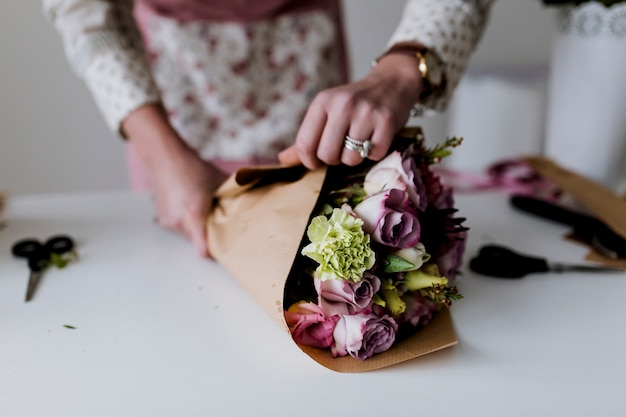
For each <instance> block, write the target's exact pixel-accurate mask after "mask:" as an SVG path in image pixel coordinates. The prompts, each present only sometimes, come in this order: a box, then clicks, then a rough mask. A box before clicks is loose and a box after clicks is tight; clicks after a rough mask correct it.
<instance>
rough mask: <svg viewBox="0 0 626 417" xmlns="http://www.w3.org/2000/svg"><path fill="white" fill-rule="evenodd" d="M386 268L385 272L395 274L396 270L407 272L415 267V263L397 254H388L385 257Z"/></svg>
mask: <svg viewBox="0 0 626 417" xmlns="http://www.w3.org/2000/svg"><path fill="white" fill-rule="evenodd" d="M384 262H385V268H384V272H386V273H388V274H393V273H395V272H405V271H409V270H411V269H412V268H413V267H415V264H412V263H411V262H409V261H407V260H406V259H404V258H401V257H399V256H396V255H387V256H386V257H385V260H384Z"/></svg>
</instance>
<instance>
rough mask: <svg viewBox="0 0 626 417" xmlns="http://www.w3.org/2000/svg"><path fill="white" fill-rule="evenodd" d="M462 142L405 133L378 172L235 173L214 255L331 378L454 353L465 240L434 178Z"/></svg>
mask: <svg viewBox="0 0 626 417" xmlns="http://www.w3.org/2000/svg"><path fill="white" fill-rule="evenodd" d="M459 142H460V140H457V139H454V138H453V139H450V140H448V141H446V142H445V143H444V144H442V145H440V146H437V147H435V148H433V149H426V148H425V147H424V143H423V135H422V133H421V130H420V129H419V128H407V129H406V130H405V131H404V132H401V134H400V135H399V136H398V137H397V138H396V141H395V142H394V147H393V149H392V150H391V152H390V153H389V155H388V157H387V158H385V159H384V160H382V161H380V162H378V163H374V162H372V161H365V162H364V163H363V164H361V165H359V166H356V167H347V166H330V167H323V168H320V169H318V170H314V171H308V170H306V169H305V168H304V167H301V166H300V167H275V166H274V167H258V168H249V169H243V170H239V171H238V172H237V173H235V174H234V175H233V176H231V177H230V178H229V179H228V180H227V181H226V182H225V183H224V184H223V185H222V187H220V189H219V190H218V191H217V193H216V201H215V204H214V208H213V211H212V213H211V214H210V215H209V217H208V219H207V228H208V236H209V247H210V248H211V252H212V254H213V256H214V257H215V259H216V260H217V261H218V262H219V263H220V264H221V265H222V266H223V267H224V268H225V269H226V270H227V271H228V272H229V273H230V274H231V275H232V276H233V278H235V279H236V280H237V281H238V282H239V283H240V284H241V285H242V286H243V287H244V288H245V289H246V290H247V291H248V292H249V293H250V294H251V295H252V297H253V298H254V299H255V300H256V301H257V302H258V304H259V305H260V306H261V307H262V308H263V309H264V310H265V312H266V313H267V314H268V315H270V316H271V317H272V318H274V320H275V321H277V322H278V323H279V324H280V325H281V326H283V327H284V328H285V330H286V331H288V332H289V334H290V335H291V338H292V339H293V340H295V342H296V343H297V345H298V347H300V349H301V350H302V351H304V352H305V353H306V354H307V355H308V356H310V357H311V358H312V359H314V360H315V361H317V362H318V363H320V364H322V365H324V366H326V367H328V368H330V369H333V370H336V371H342V372H355V371H356V372H358V371H365V370H371V369H377V368H381V367H384V366H388V365H391V364H395V363H398V362H401V361H404V360H408V359H411V358H414V357H416V356H419V355H423V354H426V353H429V352H433V351H435V350H438V349H442V348H445V347H448V346H452V345H454V344H456V338H455V335H454V330H453V326H452V322H451V319H450V315H449V313H448V311H447V308H445V307H447V306H449V305H450V303H451V301H452V300H455V299H458V298H460V297H461V295H460V294H459V293H458V291H457V289H456V288H455V287H454V286H452V282H453V280H454V277H455V273H456V270H457V269H458V267H459V265H460V262H461V256H462V254H463V251H464V247H465V238H466V230H467V229H466V228H464V227H463V226H462V222H463V219H461V218H457V217H456V209H455V208H454V204H453V199H452V192H451V190H450V189H449V188H446V187H445V186H444V185H443V184H442V183H441V181H440V180H439V177H438V176H437V175H436V174H435V173H434V171H432V170H431V169H430V167H431V165H432V164H434V163H436V162H438V161H439V160H440V159H441V158H442V157H444V156H446V155H447V154H449V153H450V149H449V148H451V147H453V146H456V145H458V143H459ZM259 242H262V244H259ZM242 254H244V255H245V256H246V262H241V255H242ZM442 307H443V308H442ZM426 324H428V325H426ZM354 358H357V360H355V359H354ZM358 359H367V360H358Z"/></svg>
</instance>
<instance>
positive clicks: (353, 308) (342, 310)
mask: <svg viewBox="0 0 626 417" xmlns="http://www.w3.org/2000/svg"><path fill="white" fill-rule="evenodd" d="M315 288H316V289H317V293H318V294H319V305H320V307H321V308H322V311H323V313H324V314H325V315H326V316H327V317H330V316H334V315H338V314H354V313H358V312H362V311H364V310H366V309H367V308H369V307H370V306H371V304H372V297H373V296H374V294H376V292H378V290H379V289H380V279H378V277H377V276H376V275H374V274H371V273H369V272H365V274H364V275H363V278H362V279H361V280H360V281H359V282H353V281H348V280H344V279H328V280H325V281H320V280H318V279H316V280H315Z"/></svg>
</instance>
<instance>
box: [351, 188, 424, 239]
mask: <svg viewBox="0 0 626 417" xmlns="http://www.w3.org/2000/svg"><path fill="white" fill-rule="evenodd" d="M407 197H408V195H407V193H406V191H402V190H398V189H392V190H386V191H383V192H381V193H378V194H374V195H372V196H369V197H367V198H366V199H365V200H363V201H362V202H361V203H360V204H358V205H357V206H356V207H355V208H354V212H355V213H356V215H357V216H358V217H360V218H361V219H363V223H364V224H363V230H365V232H366V233H368V234H369V235H370V236H372V239H373V240H374V241H376V242H378V243H382V244H383V245H385V246H391V247H394V248H410V247H413V246H415V245H417V242H418V241H419V238H420V230H421V229H420V223H419V221H418V220H417V216H416V214H415V213H414V212H413V211H412V210H411V209H410V206H409V202H408V198H407Z"/></svg>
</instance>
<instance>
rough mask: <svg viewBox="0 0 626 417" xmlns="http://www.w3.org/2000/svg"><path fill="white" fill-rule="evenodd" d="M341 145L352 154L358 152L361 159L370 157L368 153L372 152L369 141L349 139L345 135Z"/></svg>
mask: <svg viewBox="0 0 626 417" xmlns="http://www.w3.org/2000/svg"><path fill="white" fill-rule="evenodd" d="M343 145H344V146H345V147H346V149H349V150H351V151H354V152H358V153H359V155H361V158H367V157H368V156H369V155H370V151H371V150H372V142H370V141H369V140H363V141H361V140H358V139H354V138H351V137H350V136H348V135H346V138H345V139H344V141H343Z"/></svg>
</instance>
